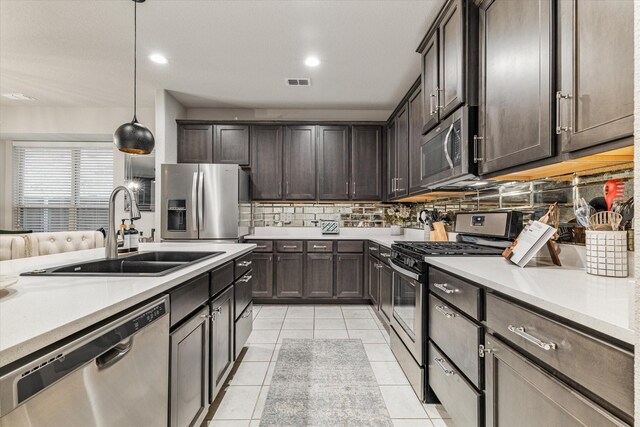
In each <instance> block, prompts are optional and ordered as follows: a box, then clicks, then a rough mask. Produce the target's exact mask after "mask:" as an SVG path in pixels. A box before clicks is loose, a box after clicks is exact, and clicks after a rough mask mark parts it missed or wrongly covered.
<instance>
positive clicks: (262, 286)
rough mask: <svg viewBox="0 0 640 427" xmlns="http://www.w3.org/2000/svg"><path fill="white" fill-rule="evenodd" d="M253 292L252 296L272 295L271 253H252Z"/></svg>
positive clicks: (263, 296)
mask: <svg viewBox="0 0 640 427" xmlns="http://www.w3.org/2000/svg"><path fill="white" fill-rule="evenodd" d="M252 261H253V263H252V265H251V267H252V269H253V275H254V277H253V280H252V282H253V292H252V295H253V297H254V298H271V297H272V296H273V254H270V253H256V252H254V253H253V258H252Z"/></svg>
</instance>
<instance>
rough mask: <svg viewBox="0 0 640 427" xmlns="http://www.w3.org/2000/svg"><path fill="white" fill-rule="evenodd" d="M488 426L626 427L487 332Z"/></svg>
mask: <svg viewBox="0 0 640 427" xmlns="http://www.w3.org/2000/svg"><path fill="white" fill-rule="evenodd" d="M485 346H486V348H487V349H488V350H490V352H489V353H488V354H486V356H485V358H486V359H485V368H486V422H487V423H486V425H487V427H497V426H519V427H548V426H562V427H574V426H575V427H579V426H580V427H581V426H607V427H608V426H627V425H628V424H625V423H623V422H622V421H620V420H619V419H617V418H615V417H614V416H612V415H610V414H608V413H607V412H605V411H604V410H603V409H602V408H600V407H599V406H598V405H596V404H595V403H593V402H592V401H590V400H589V399H587V398H586V397H584V396H582V395H581V394H579V393H578V391H576V390H574V389H573V388H571V387H569V386H568V385H566V384H564V383H561V382H560V381H558V380H557V379H555V378H553V377H552V376H550V375H549V374H547V373H546V372H545V371H543V370H542V369H540V368H539V367H537V366H535V365H534V364H533V363H531V362H530V361H529V360H527V359H525V358H524V357H522V356H521V355H519V354H518V353H516V352H514V351H513V350H511V349H510V348H509V347H508V346H507V345H505V344H504V343H503V342H502V341H500V340H499V339H497V338H495V337H494V336H492V335H489V334H487V335H485Z"/></svg>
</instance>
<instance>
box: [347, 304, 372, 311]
mask: <svg viewBox="0 0 640 427" xmlns="http://www.w3.org/2000/svg"><path fill="white" fill-rule="evenodd" d="M370 306H371V305H370V304H343V305H341V306H340V308H341V309H342V310H367V309H369V307H370Z"/></svg>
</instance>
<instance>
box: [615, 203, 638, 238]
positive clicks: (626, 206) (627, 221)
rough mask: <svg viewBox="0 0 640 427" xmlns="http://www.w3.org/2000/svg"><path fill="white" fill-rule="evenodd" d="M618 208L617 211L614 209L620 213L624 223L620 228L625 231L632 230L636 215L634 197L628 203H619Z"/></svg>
mask: <svg viewBox="0 0 640 427" xmlns="http://www.w3.org/2000/svg"><path fill="white" fill-rule="evenodd" d="M616 207H617V209H614V212H618V213H619V214H620V215H622V223H621V224H620V227H622V229H623V230H626V229H627V228H630V225H631V221H633V214H634V207H633V197H631V198H630V199H629V200H627V201H626V202H623V203H619V204H618V205H617V206H616Z"/></svg>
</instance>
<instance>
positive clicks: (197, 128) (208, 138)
mask: <svg viewBox="0 0 640 427" xmlns="http://www.w3.org/2000/svg"><path fill="white" fill-rule="evenodd" d="M178 163H213V126H212V125H178Z"/></svg>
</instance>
